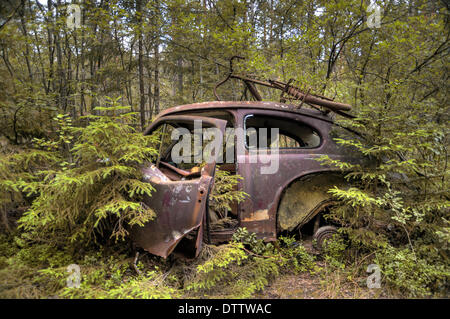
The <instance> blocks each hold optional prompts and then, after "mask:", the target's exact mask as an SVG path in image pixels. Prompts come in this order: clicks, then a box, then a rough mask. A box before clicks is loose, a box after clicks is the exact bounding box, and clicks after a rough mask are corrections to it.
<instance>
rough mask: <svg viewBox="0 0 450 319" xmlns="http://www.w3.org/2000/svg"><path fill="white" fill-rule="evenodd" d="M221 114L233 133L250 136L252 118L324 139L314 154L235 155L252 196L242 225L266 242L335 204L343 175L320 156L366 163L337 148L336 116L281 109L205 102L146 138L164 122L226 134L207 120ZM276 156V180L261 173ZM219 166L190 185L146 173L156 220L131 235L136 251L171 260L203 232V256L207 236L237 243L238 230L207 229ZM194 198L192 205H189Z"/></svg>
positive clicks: (173, 113)
mask: <svg viewBox="0 0 450 319" xmlns="http://www.w3.org/2000/svg"><path fill="white" fill-rule="evenodd" d="M218 110H221V111H225V112H228V113H229V115H230V117H231V120H230V121H231V122H232V125H233V126H234V127H235V128H242V129H244V130H245V129H246V128H245V123H246V122H245V121H246V118H247V117H248V116H266V117H268V118H280V119H285V120H289V121H291V122H295V123H298V125H305V126H308V127H310V128H311V129H313V130H314V131H315V132H316V133H317V135H318V138H320V143H318V144H317V145H315V146H314V147H310V148H308V147H305V148H294V149H290V148H286V149H279V151H278V153H276V154H275V153H274V154H271V153H268V154H267V155H263V156H260V157H257V158H254V156H256V155H254V154H252V153H251V152H249V150H248V148H246V149H245V152H244V153H243V154H239V155H237V156H236V166H235V173H236V174H239V175H241V176H242V177H243V181H242V182H241V183H240V185H239V189H241V190H243V191H245V192H246V193H247V194H249V197H248V198H247V199H246V200H245V201H243V202H241V203H239V204H238V205H237V206H236V207H237V211H236V212H235V214H236V218H237V221H238V226H239V227H246V228H247V229H248V231H250V232H255V233H256V234H257V236H258V237H259V238H265V239H266V240H267V241H273V240H276V238H277V234H278V233H279V232H280V231H284V230H287V231H291V230H293V229H296V228H298V227H301V226H302V225H303V224H305V223H306V222H308V221H309V220H311V219H312V218H313V217H314V215H315V214H317V213H318V212H319V211H320V210H321V209H323V207H325V206H326V205H327V204H330V203H331V200H330V196H329V194H328V193H327V192H326V190H327V189H328V188H330V187H332V186H333V185H338V186H339V185H342V183H343V180H342V179H341V178H340V177H339V176H338V175H336V171H337V170H336V169H333V168H330V167H326V166H323V165H321V164H320V163H319V162H318V161H317V160H316V159H317V158H318V157H320V156H322V155H328V156H329V157H330V158H333V159H339V160H345V161H350V162H353V163H357V162H360V161H361V159H360V158H355V157H354V156H352V154H350V153H348V152H347V150H343V149H342V148H340V147H339V146H338V145H337V144H336V143H335V142H334V141H333V139H332V137H331V129H332V127H333V118H332V116H331V115H330V114H325V113H323V112H320V111H318V110H311V109H298V108H296V107H295V106H293V105H289V104H283V103H277V102H261V101H257V102H234V101H233V102H206V103H196V104H190V105H183V106H177V107H173V108H170V109H167V110H165V111H163V112H162V113H160V115H159V116H158V117H157V119H156V120H155V122H154V123H152V125H151V126H150V127H149V128H148V129H147V130H146V132H145V134H149V133H151V132H152V131H153V130H154V128H155V127H156V126H158V123H160V122H161V121H179V120H182V121H193V120H195V119H200V118H201V119H202V120H203V121H204V122H205V123H208V124H209V125H213V126H216V127H219V128H220V129H221V131H222V132H223V131H224V129H225V127H226V121H223V120H219V119H216V118H214V116H213V115H212V116H211V117H208V116H207V114H208V112H213V111H218ZM199 114H200V115H201V117H200V116H198V115H199ZM205 114H206V115H205ZM229 124H230V123H229ZM273 156H278V158H279V168H278V171H277V172H276V173H275V174H261V173H260V170H261V168H262V167H264V166H266V165H267V164H266V163H267V162H269V160H270V157H273ZM214 167H215V163H214V165H211V164H210V165H207V166H206V167H205V168H204V169H203V170H202V174H201V177H200V178H199V179H196V180H188V181H181V180H180V181H173V180H169V179H167V177H166V176H165V174H164V173H163V172H161V170H159V169H158V168H156V167H153V168H151V167H150V168H146V169H145V170H144V174H145V176H146V178H147V180H148V181H149V182H151V183H152V184H153V185H154V187H155V188H156V192H155V193H154V194H153V196H152V197H151V198H148V200H147V202H146V203H147V204H148V205H149V206H150V207H152V208H153V209H154V210H155V211H156V213H157V216H158V217H157V219H156V220H155V221H152V222H150V223H149V224H147V225H146V226H145V227H136V228H135V229H134V231H133V233H132V236H133V239H134V240H135V242H136V243H137V244H138V246H140V247H142V248H144V249H146V250H147V251H149V252H151V253H153V254H156V255H159V256H163V257H167V256H168V255H169V254H170V253H171V252H172V251H173V249H174V248H175V246H176V245H177V244H178V243H179V242H180V240H181V239H182V238H183V237H184V236H185V235H186V234H188V233H189V232H192V231H193V230H198V232H197V233H196V235H197V237H196V253H198V252H199V250H200V249H201V243H202V241H203V238H202V236H203V233H204V231H205V230H206V231H207V233H208V235H209V236H208V237H209V238H210V239H211V242H213V243H217V242H223V241H226V240H228V239H230V238H231V236H232V234H233V231H234V229H222V230H219V231H210V229H208V227H209V225H208V223H207V222H206V221H207V219H206V215H205V213H206V211H207V203H206V197H207V194H208V192H209V190H210V188H211V187H212V183H213V172H214ZM200 190H202V191H203V193H202V194H200ZM200 195H201V196H200ZM188 198H189V199H190V200H191V202H189V201H187V199H188Z"/></svg>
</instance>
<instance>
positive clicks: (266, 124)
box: [245, 115, 321, 149]
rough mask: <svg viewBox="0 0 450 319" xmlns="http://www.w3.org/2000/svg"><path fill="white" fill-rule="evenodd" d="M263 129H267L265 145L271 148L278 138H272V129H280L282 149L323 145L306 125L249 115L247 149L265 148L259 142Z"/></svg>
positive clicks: (246, 123)
mask: <svg viewBox="0 0 450 319" xmlns="http://www.w3.org/2000/svg"><path fill="white" fill-rule="evenodd" d="M261 128H265V129H266V132H267V139H268V141H267V142H266V143H265V144H266V145H268V146H269V147H271V146H273V144H274V142H275V140H276V136H270V134H271V129H272V128H278V143H279V148H280V149H291V148H315V147H319V146H320V143H321V139H320V135H319V134H318V133H317V132H316V131H315V130H314V129H313V128H312V127H310V126H308V125H306V124H303V123H299V122H297V121H295V120H289V119H283V118H276V117H271V116H266V115H248V116H247V117H246V118H245V129H246V144H247V145H246V146H247V148H252V147H253V148H254V147H255V146H256V147H258V148H264V143H263V141H260V140H259V138H260V137H259V130H260V129H261ZM266 147H267V146H266Z"/></svg>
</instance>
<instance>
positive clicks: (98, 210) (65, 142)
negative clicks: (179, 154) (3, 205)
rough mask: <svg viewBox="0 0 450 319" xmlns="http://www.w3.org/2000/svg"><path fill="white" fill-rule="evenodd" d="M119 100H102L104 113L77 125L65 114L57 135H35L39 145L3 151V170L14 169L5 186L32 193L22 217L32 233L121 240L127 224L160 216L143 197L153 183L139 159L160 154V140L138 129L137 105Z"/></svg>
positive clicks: (60, 239) (57, 238)
mask: <svg viewBox="0 0 450 319" xmlns="http://www.w3.org/2000/svg"><path fill="white" fill-rule="evenodd" d="M117 103H118V102H117V99H116V100H110V106H108V107H99V108H97V111H98V112H99V113H103V115H88V116H85V117H83V119H84V120H85V121H87V125H86V126H79V127H75V126H73V125H72V124H71V121H70V118H69V117H67V116H66V115H58V116H57V117H56V118H55V121H56V124H57V131H56V132H57V134H55V136H54V137H53V138H51V139H35V143H34V145H35V146H34V148H33V149H31V150H29V151H24V152H22V153H18V154H13V155H9V156H6V157H2V159H1V164H0V167H1V172H6V171H7V170H8V169H10V168H12V170H11V171H10V173H9V174H8V175H6V173H3V174H2V180H1V181H0V187H2V188H4V189H5V190H6V191H8V192H9V193H12V192H15V193H19V194H23V193H25V194H26V195H27V196H28V197H29V198H32V204H31V207H30V208H29V209H28V210H27V211H26V212H25V213H24V214H23V216H22V217H21V218H20V220H19V223H20V227H21V228H23V230H24V231H25V232H26V233H27V239H29V240H45V239H46V238H47V239H48V240H54V242H56V243H59V244H63V243H64V244H80V243H88V242H90V241H92V240H95V238H96V236H98V235H103V236H111V237H114V238H115V239H116V240H117V239H122V238H125V237H126V235H127V234H128V232H127V230H126V227H127V226H128V225H135V224H137V225H143V224H144V223H145V222H147V221H148V220H150V219H151V218H152V217H153V216H154V213H153V211H152V210H151V209H150V208H148V207H147V206H145V205H144V204H143V202H142V200H143V198H144V197H145V196H151V193H152V192H153V187H152V186H151V185H150V184H148V183H145V182H144V181H143V180H142V173H141V171H140V167H141V165H143V164H145V163H147V162H149V161H151V159H152V157H153V156H155V155H156V153H157V151H156V149H155V148H154V147H153V145H154V144H155V143H156V142H157V141H156V140H155V137H147V136H143V135H142V134H141V133H139V132H135V130H134V129H133V128H132V126H131V124H132V123H133V121H134V116H135V113H132V112H128V110H129V108H127V107H123V106H119V105H118V104H117ZM43 161H45V164H43V165H41V166H39V164H41V163H42V162H43ZM31 171H32V173H31Z"/></svg>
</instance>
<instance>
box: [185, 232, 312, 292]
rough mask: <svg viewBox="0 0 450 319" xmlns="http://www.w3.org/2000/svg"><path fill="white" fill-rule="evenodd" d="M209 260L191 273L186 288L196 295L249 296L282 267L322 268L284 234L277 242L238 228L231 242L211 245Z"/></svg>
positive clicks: (293, 269)
mask: <svg viewBox="0 0 450 319" xmlns="http://www.w3.org/2000/svg"><path fill="white" fill-rule="evenodd" d="M212 250H213V251H212V252H209V253H210V256H209V257H208V258H207V260H206V261H205V262H203V263H201V264H200V265H198V266H197V267H196V268H195V271H193V275H191V276H189V277H188V278H187V279H188V282H189V284H188V285H187V287H186V289H187V290H188V291H193V292H194V293H195V295H200V296H203V297H204V296H208V295H209V294H214V295H217V293H219V296H220V297H222V298H225V297H229V298H249V297H251V296H253V295H254V294H255V293H256V292H258V291H261V290H262V289H263V288H264V287H266V286H267V285H268V284H269V283H270V281H271V280H272V279H273V278H274V277H275V276H277V275H278V274H279V273H280V272H281V271H284V272H288V273H289V272H294V273H300V272H302V271H309V272H310V273H311V274H314V273H316V272H318V271H320V267H318V266H317V265H316V264H315V258H314V257H313V256H312V255H311V254H309V253H308V252H307V251H306V249H305V248H304V247H303V246H302V245H301V244H300V243H298V242H295V240H294V239H293V238H290V237H281V238H280V239H279V241H277V242H276V244H275V245H273V244H272V243H264V241H263V240H262V239H257V238H256V234H255V233H249V232H248V231H247V229H245V228H238V229H237V231H236V232H235V233H234V235H233V241H232V242H231V243H230V244H227V245H222V246H219V247H216V248H212Z"/></svg>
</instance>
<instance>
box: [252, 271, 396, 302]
mask: <svg viewBox="0 0 450 319" xmlns="http://www.w3.org/2000/svg"><path fill="white" fill-rule="evenodd" d="M344 279H345V278H341V277H340V276H339V275H336V276H334V275H331V276H327V277H322V276H319V275H311V274H309V273H308V272H303V273H300V274H295V275H294V274H286V275H283V274H280V276H278V277H276V278H275V279H274V281H273V282H272V283H271V284H269V285H268V286H267V287H266V288H265V289H264V290H263V291H261V292H258V293H257V294H255V298H262V299H335V298H339V299H355V298H356V299H374V298H375V299H376V298H398V296H394V295H393V294H392V292H390V291H387V290H385V289H383V287H382V288H379V289H376V288H373V289H369V288H367V286H366V285H365V278H359V279H358V280H356V281H353V282H352V281H349V280H344Z"/></svg>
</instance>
